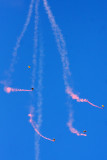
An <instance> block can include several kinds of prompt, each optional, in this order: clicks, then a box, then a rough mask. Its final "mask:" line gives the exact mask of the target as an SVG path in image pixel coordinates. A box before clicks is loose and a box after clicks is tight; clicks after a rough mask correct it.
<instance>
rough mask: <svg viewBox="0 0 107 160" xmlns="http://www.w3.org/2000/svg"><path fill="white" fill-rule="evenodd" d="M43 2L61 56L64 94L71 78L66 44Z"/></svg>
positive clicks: (50, 12) (44, 0)
mask: <svg viewBox="0 0 107 160" xmlns="http://www.w3.org/2000/svg"><path fill="white" fill-rule="evenodd" d="M43 2H44V7H45V10H46V12H47V14H48V18H49V21H50V23H51V27H52V29H53V31H54V35H55V37H56V42H57V46H58V50H59V52H60V55H61V59H62V63H63V71H64V83H65V88H66V92H67V91H69V90H68V88H70V85H69V82H68V81H69V78H70V76H71V73H70V69H69V61H68V57H67V50H66V43H65V41H64V38H63V35H62V33H61V30H60V29H59V27H58V25H57V24H56V22H55V18H54V16H53V14H52V11H51V9H50V7H49V5H48V2H47V0H43ZM69 92H70V93H71V94H70V95H71V97H72V98H73V99H76V100H77V101H78V102H87V103H89V104H90V105H92V106H94V107H97V108H101V109H102V107H99V106H97V105H94V104H93V103H91V102H89V101H88V100H86V99H80V98H79V97H78V96H77V95H76V94H74V93H73V92H71V91H69Z"/></svg>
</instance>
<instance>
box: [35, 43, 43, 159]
mask: <svg viewBox="0 0 107 160" xmlns="http://www.w3.org/2000/svg"><path fill="white" fill-rule="evenodd" d="M42 66H43V49H42V46H41V47H40V57H39V72H38V76H39V77H38V79H39V81H38V91H37V95H38V100H37V112H38V120H37V125H38V130H40V127H41V123H42V73H43V67H42ZM39 139H40V138H39V137H37V136H36V143H35V147H36V160H38V159H39V152H40V151H39V150H40V149H39Z"/></svg>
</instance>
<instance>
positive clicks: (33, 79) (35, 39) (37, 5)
mask: <svg viewBox="0 0 107 160" xmlns="http://www.w3.org/2000/svg"><path fill="white" fill-rule="evenodd" d="M38 8H39V0H36V4H35V28H34V54H33V71H32V86H31V87H33V88H35V81H36V66H37V65H36V57H37V46H38V23H39V12H38ZM33 98H34V95H33ZM37 105H38V104H37ZM39 114H40V113H38V117H39V116H40V115H39ZM37 126H38V125H37ZM38 129H39V128H38V127H37V131H38ZM39 139H40V137H39V136H38V135H37V134H36V133H35V160H39V152H40V151H39Z"/></svg>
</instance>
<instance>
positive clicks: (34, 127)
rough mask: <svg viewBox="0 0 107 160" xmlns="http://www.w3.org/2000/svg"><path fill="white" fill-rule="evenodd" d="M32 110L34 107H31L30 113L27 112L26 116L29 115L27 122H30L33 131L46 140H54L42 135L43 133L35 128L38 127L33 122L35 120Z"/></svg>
mask: <svg viewBox="0 0 107 160" xmlns="http://www.w3.org/2000/svg"><path fill="white" fill-rule="evenodd" d="M33 110H34V108H32V107H31V111H30V114H28V116H29V117H30V120H29V122H30V123H31V125H32V127H33V129H34V130H35V132H36V133H37V134H38V135H39V136H40V137H42V138H44V139H46V140H49V141H52V142H54V140H53V139H50V138H47V137H45V136H43V135H42V134H41V133H40V132H39V131H38V129H37V128H38V125H37V124H36V123H35V121H34V120H33Z"/></svg>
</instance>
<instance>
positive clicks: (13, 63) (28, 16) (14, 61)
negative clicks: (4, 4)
mask: <svg viewBox="0 0 107 160" xmlns="http://www.w3.org/2000/svg"><path fill="white" fill-rule="evenodd" d="M33 4H34V0H31V3H30V6H29V11H28V15H27V19H26V22H25V24H24V27H23V30H22V32H21V34H20V36H19V37H18V39H17V42H16V46H15V48H14V51H13V54H12V61H11V64H10V68H9V72H8V76H9V77H8V79H9V81H10V79H11V73H12V72H14V65H15V63H16V57H17V50H18V48H19V47H20V42H21V40H22V38H23V36H24V34H25V31H26V29H27V27H28V25H29V22H30V19H31V15H32V10H33Z"/></svg>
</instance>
